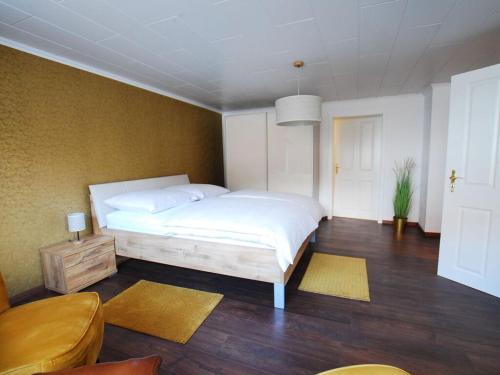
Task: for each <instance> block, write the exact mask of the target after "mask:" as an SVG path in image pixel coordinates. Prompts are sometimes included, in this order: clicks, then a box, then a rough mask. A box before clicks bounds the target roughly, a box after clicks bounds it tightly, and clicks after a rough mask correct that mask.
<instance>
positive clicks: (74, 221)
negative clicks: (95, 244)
mask: <svg viewBox="0 0 500 375" xmlns="http://www.w3.org/2000/svg"><path fill="white" fill-rule="evenodd" d="M67 219H68V231H69V232H72V233H74V232H76V239H72V240H70V241H71V242H73V243H74V244H79V243H82V242H83V241H81V240H80V231H82V230H85V228H86V226H85V214H84V213H83V212H72V213H70V214H68V217H67Z"/></svg>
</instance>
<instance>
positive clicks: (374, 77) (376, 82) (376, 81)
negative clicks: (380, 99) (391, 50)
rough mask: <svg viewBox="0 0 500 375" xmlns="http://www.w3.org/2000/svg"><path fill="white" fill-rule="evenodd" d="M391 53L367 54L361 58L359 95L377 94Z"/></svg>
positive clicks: (362, 96) (361, 96)
mask: <svg viewBox="0 0 500 375" xmlns="http://www.w3.org/2000/svg"><path fill="white" fill-rule="evenodd" d="M388 61H389V54H377V55H367V56H363V57H361V58H360V59H359V72H358V97H360V98H364V97H369V96H377V95H378V90H379V89H380V86H381V85H382V79H383V78H384V72H385V69H386V66H387V62H388Z"/></svg>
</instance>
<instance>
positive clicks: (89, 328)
mask: <svg viewBox="0 0 500 375" xmlns="http://www.w3.org/2000/svg"><path fill="white" fill-rule="evenodd" d="M103 330H104V321H103V311H102V305H101V301H100V299H99V295H98V294H97V293H77V294H70V295H65V296H60V297H53V298H47V299H44V300H41V301H37V302H32V303H28V304H26V305H22V306H18V307H14V308H11V309H9V310H7V311H5V312H4V313H3V314H0V374H16V375H17V374H32V373H34V372H43V371H53V370H59V369H63V368H69V367H76V366H82V365H86V364H92V363H95V361H96V359H97V357H98V355H99V351H100V350H101V345H102V336H103Z"/></svg>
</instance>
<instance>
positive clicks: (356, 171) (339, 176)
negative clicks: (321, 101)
mask: <svg viewBox="0 0 500 375" xmlns="http://www.w3.org/2000/svg"><path fill="white" fill-rule="evenodd" d="M381 123H382V121H381V117H380V116H373V117H356V118H344V119H336V120H335V123H334V128H335V132H334V134H335V142H334V147H335V158H334V159H335V160H334V164H333V165H334V171H333V173H334V179H335V181H334V200H333V215H334V216H341V217H352V218H358V219H370V220H377V216H378V215H377V211H378V204H377V202H378V200H379V197H378V190H379V189H378V185H379V169H380V128H381Z"/></svg>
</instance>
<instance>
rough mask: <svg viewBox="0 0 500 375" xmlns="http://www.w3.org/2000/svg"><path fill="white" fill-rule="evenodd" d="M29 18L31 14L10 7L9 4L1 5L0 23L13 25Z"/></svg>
mask: <svg viewBox="0 0 500 375" xmlns="http://www.w3.org/2000/svg"><path fill="white" fill-rule="evenodd" d="M27 17H30V14H29V13H26V12H23V11H21V10H19V9H16V8H13V7H11V6H8V5H7V4H2V3H0V22H4V23H7V24H9V25H12V24H14V23H16V22H19V21H21V20H23V19H25V18H27Z"/></svg>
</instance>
